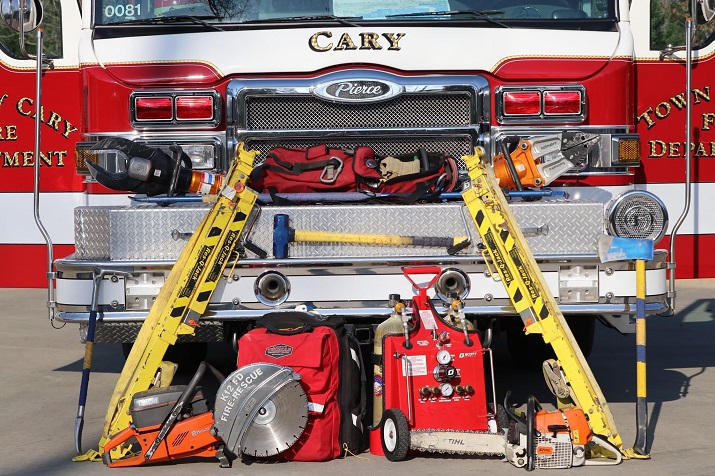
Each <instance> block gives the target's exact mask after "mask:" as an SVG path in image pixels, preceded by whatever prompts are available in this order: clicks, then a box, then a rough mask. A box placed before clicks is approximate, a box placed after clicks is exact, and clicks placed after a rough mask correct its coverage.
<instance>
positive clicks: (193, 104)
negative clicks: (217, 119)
mask: <svg viewBox="0 0 715 476" xmlns="http://www.w3.org/2000/svg"><path fill="white" fill-rule="evenodd" d="M213 117H214V98H213V96H177V98H176V118H177V119H178V120H180V121H198V120H206V121H210V120H211V119H213Z"/></svg>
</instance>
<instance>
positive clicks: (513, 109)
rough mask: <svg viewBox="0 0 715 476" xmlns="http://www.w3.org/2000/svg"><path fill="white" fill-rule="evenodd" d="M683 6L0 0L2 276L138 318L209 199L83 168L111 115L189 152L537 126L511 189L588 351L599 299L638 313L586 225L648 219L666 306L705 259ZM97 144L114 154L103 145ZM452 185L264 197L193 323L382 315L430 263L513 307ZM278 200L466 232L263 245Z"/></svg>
mask: <svg viewBox="0 0 715 476" xmlns="http://www.w3.org/2000/svg"><path fill="white" fill-rule="evenodd" d="M701 3H702V2H701ZM700 7H702V11H701V10H700V9H698V12H697V14H695V13H693V15H692V16H691V15H690V14H689V13H688V11H689V10H688V9H689V8H690V7H689V6H688V5H678V4H672V6H671V4H668V6H667V7H666V6H664V4H662V3H660V2H658V1H653V2H648V1H645V0H633V1H632V2H628V1H626V0H597V1H594V0H486V1H480V2H472V1H471V0H432V1H424V2H407V1H404V0H381V1H379V2H377V1H356V0H311V1H306V2H297V1H289V0H91V1H90V0H87V1H84V2H79V3H78V2H75V1H65V0H59V1H57V2H52V4H47V3H46V4H42V3H41V2H40V1H39V0H2V15H3V20H4V22H5V23H6V24H7V25H9V26H11V27H12V28H13V29H15V30H20V36H19V38H20V41H19V42H18V35H17V33H14V32H13V31H12V30H11V29H10V28H6V29H4V30H3V36H1V37H0V162H1V163H2V167H1V168H0V179H1V180H0V214H2V223H3V226H2V228H1V229H0V262H2V263H3V270H4V272H3V273H2V274H0V286H2V287H42V286H48V289H49V304H50V306H49V307H50V317H51V319H54V320H57V321H59V322H67V323H76V324H80V328H84V327H85V326H86V323H87V321H88V316H89V311H90V307H91V305H92V296H93V294H95V293H96V295H97V300H96V305H97V307H98V310H99V312H100V313H101V314H102V317H103V318H102V320H101V324H100V326H99V327H98V329H97V337H96V340H97V341H98V342H102V341H105V342H106V341H111V342H117V341H118V342H125V343H130V342H132V340H133V338H134V336H135V335H136V332H137V330H138V328H139V326H140V325H141V322H142V320H143V318H144V317H145V316H146V314H147V311H148V309H149V307H150V306H151V303H152V301H153V298H154V297H155V296H156V295H157V293H158V290H159V289H160V287H161V285H162V284H163V282H164V279H165V277H166V275H167V274H168V270H169V269H170V268H171V266H172V265H173V263H174V261H175V260H176V258H177V256H178V254H179V252H180V251H181V249H182V247H183V245H184V244H185V242H186V241H185V239H186V237H187V236H189V235H190V234H191V232H192V231H193V227H195V226H196V224H197V223H198V221H199V220H200V218H201V216H203V214H205V212H206V211H207V210H208V208H207V206H206V205H205V204H203V203H200V202H197V201H192V200H188V199H187V200H183V201H179V202H178V203H171V204H168V205H167V204H166V203H161V202H160V201H159V200H154V201H152V200H148V199H147V200H142V199H140V197H136V196H134V195H133V194H131V193H127V192H118V191H116V190H109V189H107V188H105V187H103V186H101V185H99V184H98V183H96V182H95V181H94V180H92V177H91V176H90V175H89V173H88V169H87V166H86V160H88V150H89V149H90V148H91V147H92V146H93V145H94V144H96V143H97V142H98V141H100V140H102V139H105V138H109V137H121V138H125V139H130V140H132V141H135V142H137V143H140V144H143V145H146V146H149V147H154V148H158V149H162V150H164V151H167V152H169V148H170V146H171V145H172V144H177V145H179V146H180V147H181V149H182V150H183V151H184V152H185V153H187V154H188V155H189V157H190V158H191V162H192V168H193V169H194V170H203V171H214V172H226V171H227V169H228V167H229V165H230V163H231V161H232V159H233V158H234V157H235V155H236V150H237V147H238V144H239V143H244V144H245V147H246V149H251V150H257V151H259V154H258V156H257V158H256V164H260V163H262V162H263V161H264V160H265V157H266V155H267V153H268V152H269V151H270V150H272V149H273V148H275V147H290V148H297V147H311V146H314V145H319V144H326V145H328V146H330V147H336V148H343V149H351V148H355V147H357V146H361V145H362V146H369V147H371V148H373V149H374V150H375V152H376V153H378V154H381V155H390V154H404V153H410V152H413V151H415V150H417V149H419V148H424V149H426V150H430V151H438V152H443V153H447V154H449V155H451V156H453V157H455V158H456V159H457V161H458V162H459V164H460V166H462V167H463V166H464V163H463V162H462V161H460V157H462V156H464V155H467V154H470V153H472V152H473V150H474V147H476V146H481V147H483V148H484V149H485V150H486V152H487V154H488V156H489V157H491V158H494V157H498V156H500V155H501V157H502V158H503V157H506V156H512V157H513V156H514V154H515V153H516V152H517V151H518V148H519V147H521V146H520V144H522V143H527V144H530V145H531V146H532V148H531V150H532V152H534V151H536V152H538V150H537V149H538V146H539V145H544V144H551V147H552V148H551V149H548V147H547V148H546V150H543V151H542V153H541V154H540V155H539V154H538V153H537V154H536V155H535V157H534V158H535V160H537V162H539V163H540V165H541V167H542V168H540V169H539V170H540V171H542V172H544V171H545V170H546V168H549V167H551V168H557V169H558V173H555V174H554V175H553V176H551V177H547V178H548V180H547V181H546V182H548V189H549V190H550V191H551V195H549V194H548V193H547V192H544V188H542V187H538V188H537V189H538V190H539V191H541V192H542V195H543V196H538V197H534V196H533V195H532V196H527V197H526V199H524V197H520V196H519V195H518V194H514V195H513V196H514V199H513V201H512V208H513V211H514V213H515V215H516V216H517V219H518V220H519V223H520V226H521V227H522V229H523V230H522V231H524V234H525V235H526V237H527V239H528V241H529V245H530V247H531V249H532V252H533V253H534V256H535V258H536V259H537V261H538V263H539V265H540V266H541V269H542V271H543V273H544V275H545V277H546V279H547V281H548V282H549V285H550V286H551V289H552V291H553V293H554V295H555V296H556V297H557V299H558V301H559V305H560V306H561V309H562V311H563V313H564V314H565V315H566V316H567V318H568V319H570V323H571V325H572V327H573V328H574V332H575V334H576V335H577V337H579V336H580V340H581V342H582V345H583V346H584V351H585V353H588V343H589V341H590V340H592V338H593V325H594V323H595V322H596V321H599V320H600V321H601V322H603V323H605V324H607V325H609V326H612V327H614V328H616V329H617V330H619V331H620V332H624V333H628V332H632V331H633V314H634V313H635V298H634V296H635V278H634V273H635V271H634V269H633V266H632V264H631V263H628V262H622V263H620V262H615V263H600V262H599V260H598V253H597V249H596V243H597V239H598V236H599V235H602V234H604V233H605V234H612V235H617V236H623V237H633V238H646V239H652V240H654V241H655V242H656V248H657V249H656V252H655V256H654V258H653V260H652V261H649V262H648V265H647V292H646V294H647V311H648V312H649V313H659V314H660V313H667V312H668V311H669V308H670V304H671V301H672V299H671V298H674V296H675V292H674V288H673V286H672V284H673V281H672V280H671V282H669V280H670V279H671V278H672V277H674V276H677V277H678V278H697V277H712V276H715V274H713V273H714V272H713V269H715V262H713V259H714V258H713V255H711V254H709V253H707V252H705V250H707V249H710V248H712V247H713V246H715V234H714V231H715V230H714V229H713V227H714V226H715V225H713V221H712V220H707V219H706V217H707V212H706V207H704V206H703V205H702V204H704V203H709V200H708V197H709V196H712V195H713V194H715V188H713V185H712V182H713V181H715V175H714V174H715V168H713V167H708V163H709V161H710V160H712V158H713V157H715V136H711V132H710V129H711V128H713V127H715V110H714V109H713V108H712V107H711V106H710V104H711V97H712V96H711V94H715V92H713V91H711V78H712V76H713V71H711V69H710V68H713V67H714V66H713V64H714V63H715V60H713V58H712V57H713V51H715V43H713V42H712V41H711V40H712V39H713V37H712V36H710V37H708V35H707V31H708V27H709V25H708V24H707V23H706V22H705V21H704V20H705V19H708V20H709V18H708V17H710V16H711V13H712V12H711V9H710V8H709V7H708V6H707V2H705V3H703V4H702V5H700ZM667 9H674V11H670V10H667ZM703 12H704V13H703ZM666 13H667V14H666ZM43 18H44V22H43V23H42V27H41V29H35V28H36V27H37V25H38V23H39V22H40V20H41V19H43ZM666 27H667V28H670V30H671V32H672V31H676V32H677V34H676V35H674V36H673V35H671V37H674V38H675V40H670V39H669V38H671V37H667V35H666V34H665V29H666ZM38 45H40V46H41V48H38ZM680 45H685V46H682V47H681V46H680ZM38 52H39V53H41V54H38ZM38 56H39V57H40V59H39V60H38ZM40 68H41V69H42V74H41V75H40V76H39V79H38V75H36V71H37V70H38V69H40ZM38 105H39V106H40V107H39V108H38ZM38 110H39V111H38ZM573 138H584V139H587V140H588V149H587V150H586V152H584V153H583V154H582V155H581V156H570V157H569V154H568V152H567V151H565V150H559V144H566V143H567V142H568V141H570V140H573ZM687 142H690V145H689V146H688V145H687ZM554 144H556V148H555V149H553V145H554ZM169 153H170V152H169ZM97 157H98V159H97V160H98V161H99V164H100V165H101V167H102V168H103V169H105V170H106V171H108V172H111V173H119V174H122V173H126V159H127V157H124V156H122V154H118V153H112V152H105V153H100V154H99V155H98V156H97ZM564 158H568V159H569V160H570V162H569V163H566V165H567V166H566V167H564V164H565V162H564ZM522 165H523V164H522ZM689 180H692V182H693V183H692V185H689V186H686V184H687V183H688V181H689ZM537 185H540V186H543V185H544V182H543V181H542V182H539V183H537ZM517 188H518V187H517ZM537 189H535V190H537ZM517 191H519V190H517ZM527 191H528V190H527ZM131 197H133V198H134V199H131ZM138 198H139V199H138ZM184 198H186V197H184ZM189 198H191V197H189ZM534 198H538V199H534ZM33 210H34V213H33ZM464 210H465V207H464V204H463V203H462V202H461V201H459V200H458V199H457V200H451V199H448V198H445V199H443V200H438V201H436V202H429V203H418V204H414V205H410V206H406V205H400V206H397V205H393V204H389V203H387V204H386V203H378V204H376V203H373V202H364V203H363V202H358V203H355V202H346V203H333V204H330V205H324V204H320V203H294V204H290V205H281V206H278V205H277V204H272V203H265V204H262V205H261V207H260V213H258V212H256V213H255V214H254V215H255V216H253V217H252V219H253V224H252V226H251V228H250V231H247V232H246V233H245V234H246V236H245V237H244V244H250V245H252V246H251V247H249V246H247V247H246V249H245V250H244V253H243V255H242V256H241V259H240V260H238V261H236V262H235V263H234V264H235V267H234V268H232V269H230V270H227V271H226V273H225V274H226V277H227V279H226V280H225V281H224V282H223V284H222V285H221V286H220V287H219V289H218V290H217V292H216V293H215V294H214V297H213V298H212V302H211V304H210V306H209V310H210V312H209V315H207V316H205V318H204V319H203V320H202V321H205V322H204V324H203V325H202V327H201V328H200V329H199V332H197V335H196V337H194V339H196V340H199V341H202V342H207V341H211V340H215V339H226V338H233V337H232V336H234V335H236V334H238V333H240V332H241V329H243V327H242V326H244V324H245V323H246V322H249V321H251V320H252V319H255V318H256V317H258V316H260V315H262V314H264V313H265V312H268V311H269V310H273V309H276V308H287V307H290V308H292V307H296V306H299V305H309V306H315V307H317V308H319V309H321V310H323V311H325V312H329V313H336V314H343V315H345V316H349V318H350V319H354V320H355V321H356V322H365V323H371V322H374V321H375V320H381V319H384V318H385V317H387V316H388V315H389V312H390V309H389V308H388V306H387V305H386V302H387V299H388V295H389V294H390V293H399V292H401V293H403V294H404V295H411V289H409V288H405V284H404V278H403V277H402V272H401V269H402V268H403V267H405V266H412V265H423V264H429V265H437V266H441V267H442V269H443V273H442V276H441V277H440V279H439V280H438V281H437V283H436V285H435V290H434V292H433V298H434V299H435V301H437V302H438V301H440V300H442V301H446V299H445V298H446V296H447V295H449V294H453V293H456V294H457V295H459V296H460V297H461V298H462V299H463V301H464V303H465V313H466V314H467V315H468V316H469V318H470V319H471V320H473V321H474V322H475V324H476V325H477V327H485V326H494V325H495V324H494V322H495V321H496V322H497V324H496V326H497V327H498V328H499V329H501V330H507V331H508V330H509V329H510V328H511V327H510V325H509V322H510V321H513V323H514V324H516V325H517V326H518V322H519V321H518V320H517V319H516V318H514V315H513V312H512V311H510V307H509V306H508V296H507V295H506V294H505V292H504V290H503V289H502V285H501V284H500V283H495V282H494V280H493V279H492V276H491V274H492V273H491V272H490V270H489V267H488V266H487V265H486V264H485V263H484V260H483V259H482V257H481V255H480V253H479V250H478V248H479V243H478V241H479V235H478V234H477V233H476V232H475V230H474V229H473V228H471V226H472V225H471V224H470V223H471V222H470V220H469V219H468V218H469V217H467V219H465V215H464ZM278 214H280V215H283V216H286V215H287V216H288V219H289V220H290V223H291V225H292V226H293V227H295V228H310V229H318V230H326V231H331V232H334V233H382V234H396V235H435V234H439V235H445V234H446V235H447V236H463V235H466V236H469V237H470V238H471V239H472V243H471V244H470V246H469V247H468V248H466V249H464V250H461V251H460V252H458V253H455V254H449V253H447V252H446V251H445V250H444V249H436V248H432V247H419V246H403V247H395V246H377V245H376V246H370V245H357V244H335V243H291V244H290V248H289V252H288V255H287V256H283V257H280V258H278V257H275V256H272V255H271V253H270V250H271V246H272V240H273V231H274V230H273V218H274V217H275V216H276V215H278ZM676 237H677V240H676ZM48 243H49V244H48ZM251 249H253V250H258V251H251ZM48 250H51V252H50V253H48ZM261 250H263V251H265V253H264V252H261ZM676 262H677V268H676V267H675V263H676ZM98 269H99V270H103V271H105V272H104V274H102V276H103V279H102V280H100V282H99V284H94V283H95V281H96V280H93V276H96V272H97V270H98ZM107 270H109V271H111V270H118V271H121V272H122V273H117V274H112V273H111V272H106V271H107ZM95 286H98V288H99V289H95ZM495 318H496V319H495ZM502 318H503V319H502ZM510 318H511V319H510ZM516 330H517V331H519V332H515V333H513V335H514V340H515V341H516V340H517V339H521V338H523V336H522V333H521V332H520V329H516ZM518 336H521V337H518Z"/></svg>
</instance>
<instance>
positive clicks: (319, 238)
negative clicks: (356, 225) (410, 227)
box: [273, 213, 469, 258]
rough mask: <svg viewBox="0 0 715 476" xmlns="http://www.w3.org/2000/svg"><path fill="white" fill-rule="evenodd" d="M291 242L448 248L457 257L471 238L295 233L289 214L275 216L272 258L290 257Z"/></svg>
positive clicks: (301, 231) (318, 232)
mask: <svg viewBox="0 0 715 476" xmlns="http://www.w3.org/2000/svg"><path fill="white" fill-rule="evenodd" d="M291 242H313V243H358V244H364V245H412V246H435V247H444V248H447V253H449V254H450V255H453V254H456V253H457V252H459V251H460V250H463V249H464V248H466V247H467V246H469V237H467V236H459V237H456V238H449V237H441V236H400V235H377V234H368V233H335V232H331V231H314V230H295V229H293V228H291V227H290V225H289V222H288V215H285V214H282V213H279V214H276V215H274V216H273V256H274V257H276V258H287V257H288V244H289V243H291Z"/></svg>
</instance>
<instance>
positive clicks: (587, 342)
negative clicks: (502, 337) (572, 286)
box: [507, 315, 596, 369]
mask: <svg viewBox="0 0 715 476" xmlns="http://www.w3.org/2000/svg"><path fill="white" fill-rule="evenodd" d="M566 322H567V323H568V325H569V328H570V329H571V332H572V333H573V335H574V338H575V339H576V342H578V345H579V347H580V348H581V352H582V353H583V356H584V357H586V358H588V356H589V355H590V354H591V351H592V350H593V341H594V336H595V334H596V316H594V315H587V316H566ZM507 350H508V351H509V356H510V357H511V358H512V360H513V361H514V362H516V363H517V364H519V365H520V366H523V367H525V368H526V367H529V368H532V369H536V368H539V367H541V363H542V362H543V361H544V360H547V359H553V358H554V357H555V355H554V352H553V349H552V348H551V346H549V345H548V344H546V343H545V342H544V340H543V339H542V337H541V336H540V335H538V334H530V335H526V334H524V332H523V331H510V332H508V333H507Z"/></svg>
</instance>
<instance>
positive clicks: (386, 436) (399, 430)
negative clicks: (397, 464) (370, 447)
mask: <svg viewBox="0 0 715 476" xmlns="http://www.w3.org/2000/svg"><path fill="white" fill-rule="evenodd" d="M380 434H381V436H382V438H381V440H382V451H383V452H384V453H385V457H386V458H387V459H388V460H390V461H402V460H403V459H405V457H406V456H407V450H409V449H410V428H409V426H408V425H407V418H406V417H405V414H404V413H402V410H398V409H396V408H391V409H389V410H385V413H384V415H383V418H382V427H381V428H380Z"/></svg>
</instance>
